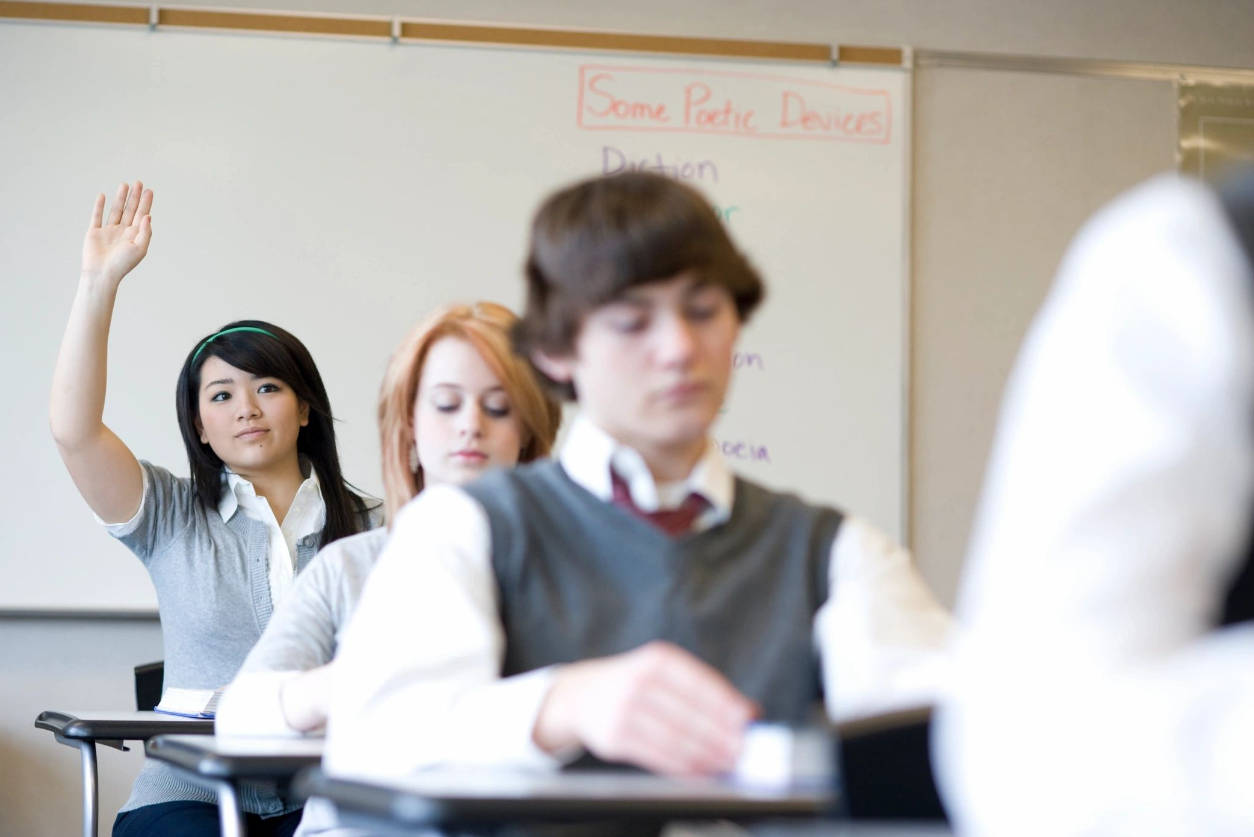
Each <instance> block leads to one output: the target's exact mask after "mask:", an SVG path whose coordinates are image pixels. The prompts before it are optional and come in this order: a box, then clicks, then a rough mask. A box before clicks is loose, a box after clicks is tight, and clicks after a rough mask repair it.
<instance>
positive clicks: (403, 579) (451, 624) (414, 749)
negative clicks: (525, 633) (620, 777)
mask: <svg viewBox="0 0 1254 837" xmlns="http://www.w3.org/2000/svg"><path fill="white" fill-rule="evenodd" d="M490 550H491V537H490V532H489V524H488V519H487V515H486V513H485V512H484V510H483V508H482V507H481V506H480V505H479V504H478V503H477V502H475V501H474V500H473V499H472V498H471V497H470V496H469V495H468V494H466V493H465V492H463V491H461V490H459V489H457V488H453V487H449V486H434V487H432V488H428V489H427V490H425V491H423V493H422V494H420V495H419V496H418V497H417V498H416V499H415V500H414V501H413V502H411V503H410V504H409V505H407V506H406V507H405V508H404V509H403V510H402V511H401V513H400V514H399V515H397V519H396V522H395V524H394V525H393V529H392V535H391V538H390V539H389V541H388V545H387V547H386V548H385V549H384V551H383V554H382V555H381V556H380V557H379V561H378V564H377V565H376V566H375V569H374V571H373V572H372V573H371V575H370V578H369V580H368V581H367V582H366V587H365V590H364V591H363V593H362V599H361V602H360V604H359V605H358V608H357V612H356V613H355V615H354V616H353V618H352V620H351V622H350V623H349V626H348V629H347V630H346V631H345V633H344V637H343V642H342V645H341V648H340V653H339V656H338V657H337V662H336V667H335V671H334V675H333V678H334V683H333V687H332V701H331V713H330V718H329V720H328V725H327V727H328V728H327V748H326V756H325V759H324V764H325V765H326V768H327V770H328V771H330V772H333V773H338V774H342V775H357V776H377V777H387V776H398V775H403V774H406V773H408V772H411V771H413V770H415V769H418V768H420V767H424V766H429V765H432V764H439V763H445V764H447V763H461V764H466V763H470V764H476V763H492V764H516V765H535V766H543V767H557V766H559V763H558V762H557V761H556V760H554V759H553V758H551V757H549V756H548V755H547V754H545V753H544V752H542V751H541V750H540V749H539V748H537V747H536V746H535V744H534V743H533V742H532V739H531V733H532V728H533V726H534V724H535V718H536V715H537V714H538V712H539V708H540V704H541V703H542V701H543V699H544V696H545V695H546V694H547V692H548V688H549V685H550V679H551V671H550V670H548V669H541V670H539V671H535V672H530V673H527V674H523V675H518V676H515V677H511V678H506V679H501V678H500V668H501V659H502V656H503V653H504V636H503V629H502V627H501V624H500V620H499V618H498V616H497V594H496V579H495V575H494V573H493V570H492V561H491V554H490Z"/></svg>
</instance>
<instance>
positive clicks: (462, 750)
mask: <svg viewBox="0 0 1254 837" xmlns="http://www.w3.org/2000/svg"><path fill="white" fill-rule="evenodd" d="M556 673H557V667H556V666H549V667H548V668H541V669H536V670H535V671H529V672H526V673H525V674H517V675H514V676H513V677H506V678H504V679H502V680H496V681H494V682H492V683H488V684H484V685H483V686H480V687H478V688H476V689H474V690H473V691H470V692H467V693H466V694H464V695H463V696H462V697H461V699H459V700H458V702H457V706H456V708H455V709H454V713H455V714H456V715H457V717H458V720H459V721H460V723H454V724H450V725H449V728H450V729H457V730H463V731H468V732H469V733H470V734H469V735H468V737H467V740H463V741H460V742H456V743H455V746H453V747H450V748H449V749H448V750H446V752H448V753H449V754H450V755H451V756H452V760H454V761H456V762H458V763H464V764H476V765H477V764H484V765H488V764H490V765H496V766H501V765H508V766H510V767H524V768H532V769H539V770H559V769H560V768H561V767H562V766H563V765H564V764H567V763H568V762H571V761H573V760H574V759H576V758H578V757H579V755H580V754H581V753H582V752H583V749H582V748H579V747H576V748H572V749H570V750H563V751H562V752H559V753H552V754H550V753H547V752H545V751H544V750H542V749H540V748H539V747H537V746H536V743H535V741H534V740H533V738H532V732H533V730H534V729H535V725H536V718H537V717H538V716H539V714H540V707H541V706H542V705H543V704H544V699H545V697H547V696H548V693H549V689H550V688H551V687H552V685H553V678H554V676H555V675H556Z"/></svg>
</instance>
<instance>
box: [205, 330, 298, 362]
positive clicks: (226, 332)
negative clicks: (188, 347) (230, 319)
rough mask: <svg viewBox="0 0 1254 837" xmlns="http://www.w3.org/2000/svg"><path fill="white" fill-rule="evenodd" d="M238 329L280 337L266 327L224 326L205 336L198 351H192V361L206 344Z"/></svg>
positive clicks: (276, 338)
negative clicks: (215, 332) (216, 331)
mask: <svg viewBox="0 0 1254 837" xmlns="http://www.w3.org/2000/svg"><path fill="white" fill-rule="evenodd" d="M237 331H251V332H253V333H254V334H264V335H266V336H267V337H274V339H275V340H278V339H279V338H278V337H276V336H275V335H274V334H273V333H271V332H269V331H266V330H265V329H264V328H257V327H256V326H236V327H235V328H224V329H222V330H221V331H219V332H218V333H217V334H210V335H209V336H208V337H206V338H205V340H204V342H203V343H201V344H200V345H199V346H197V347H196V351H194V352H192V363H195V362H196V358H198V357H200V353H201V352H203V351H204V350H205V346H208V345H209V344H210V343H212V342H213V341H214V340H217V339H218V338H219V337H221V336H222V335H224V334H234V333H235V332H237Z"/></svg>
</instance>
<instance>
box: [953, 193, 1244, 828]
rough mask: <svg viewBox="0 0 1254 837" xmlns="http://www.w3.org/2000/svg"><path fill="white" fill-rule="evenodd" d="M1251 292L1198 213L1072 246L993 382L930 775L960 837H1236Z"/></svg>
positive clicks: (1152, 213) (1168, 204) (1138, 221)
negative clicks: (1223, 621) (1234, 584)
mask: <svg viewBox="0 0 1254 837" xmlns="http://www.w3.org/2000/svg"><path fill="white" fill-rule="evenodd" d="M1252 293H1254V276H1251V271H1250V265H1249V264H1248V262H1247V261H1246V260H1245V259H1244V258H1243V256H1242V253H1241V249H1240V244H1239V242H1238V241H1237V240H1236V238H1235V236H1234V235H1233V232H1232V229H1231V226H1230V225H1229V223H1228V221H1227V219H1226V217H1225V215H1224V213H1223V211H1222V209H1221V207H1220V205H1219V202H1218V201H1217V200H1216V197H1215V195H1214V194H1213V193H1212V192H1211V191H1210V190H1208V189H1205V188H1204V187H1202V186H1201V185H1199V184H1197V183H1193V182H1190V181H1187V180H1184V179H1181V178H1178V177H1175V176H1166V177H1162V178H1158V179H1156V180H1153V181H1150V182H1149V183H1147V184H1144V185H1142V186H1140V187H1138V188H1137V189H1136V190H1134V191H1132V192H1130V193H1129V194H1127V195H1124V196H1123V197H1121V198H1120V199H1119V200H1118V201H1116V202H1115V203H1114V204H1112V205H1111V206H1110V207H1108V208H1106V209H1105V210H1104V211H1102V212H1101V213H1100V214H1098V215H1097V216H1095V217H1094V219H1093V220H1092V221H1090V222H1089V223H1088V224H1087V225H1086V226H1085V228H1084V230H1083V231H1082V232H1081V234H1080V235H1079V236H1077V238H1076V241H1075V242H1074V243H1073V244H1072V246H1071V248H1070V249H1069V251H1068V253H1067V255H1066V257H1065V258H1064V259H1063V262H1062V265H1061V267H1060V269H1059V274H1058V278H1057V279H1056V281H1055V284H1054V287H1053V289H1052V290H1051V291H1050V295H1049V298H1048V299H1047V300H1046V303H1045V305H1044V306H1043V307H1042V309H1041V312H1040V314H1039V315H1038V316H1037V318H1036V321H1035V322H1034V323H1033V325H1032V328H1031V330H1030V331H1029V334H1028V337H1027V340H1026V341H1025V343H1024V346H1023V350H1022V353H1021V355H1020V357H1019V360H1018V362H1017V363H1016V366H1015V369H1014V371H1013V373H1012V374H1011V377H1010V381H1009V384H1008V386H1007V388H1006V398H1005V402H1004V404H1003V406H1002V413H1001V421H1000V425H999V427H998V431H997V439H996V442H995V444H994V447H993V452H992V456H991V459H990V462H989V468H988V475H987V478H986V479H985V485H984V491H983V496H982V498H981V501H980V511H979V514H978V516H977V519H976V525H975V529H974V531H973V535H972V542H971V554H970V555H969V556H968V559H967V570H966V575H965V577H964V585H963V590H962V595H961V596H960V599H959V614H960V616H961V617H962V620H963V628H964V630H963V634H962V641H961V642H960V643H959V644H958V645H959V650H958V652H957V654H956V657H957V661H958V663H957V665H958V676H957V678H956V685H957V689H956V694H955V696H954V699H953V700H952V701H951V704H950V705H949V706H948V707H946V710H945V711H944V712H943V713H942V715H941V718H940V723H939V724H938V733H939V739H938V740H939V743H940V745H941V746H939V747H938V748H937V752H938V755H939V756H940V757H941V759H940V766H941V767H942V768H943V770H942V771H941V778H942V779H943V780H944V789H945V790H946V791H947V794H946V796H947V799H946V802H947V806H946V807H947V808H949V810H950V812H951V814H952V815H953V816H954V817H955V821H956V825H957V827H958V830H959V831H960V832H961V833H964V834H972V835H1001V834H1008V833H1013V834H1016V835H1050V837H1058V835H1068V834H1103V835H1124V834H1126V835H1143V834H1153V835H1175V834H1206V835H1226V834H1251V833H1254V793H1251V787H1250V776H1251V774H1252V773H1254V625H1250V624H1245V625H1239V626H1233V627H1230V628H1227V629H1224V630H1215V628H1214V621H1215V619H1216V618H1217V616H1218V613H1219V612H1220V609H1221V606H1222V604H1223V599H1224V595H1225V593H1226V590H1227V586H1228V584H1229V583H1230V579H1231V576H1232V574H1233V573H1234V572H1235V570H1236V569H1237V568H1238V567H1239V566H1240V563H1241V559H1242V558H1243V557H1244V552H1243V547H1244V546H1245V544H1246V541H1247V539H1248V538H1249V537H1250V534H1249V524H1250V510H1251V507H1252V502H1251V501H1252V500H1254V434H1252V433H1251V418H1252V417H1254V302H1252V299H1251V294H1252Z"/></svg>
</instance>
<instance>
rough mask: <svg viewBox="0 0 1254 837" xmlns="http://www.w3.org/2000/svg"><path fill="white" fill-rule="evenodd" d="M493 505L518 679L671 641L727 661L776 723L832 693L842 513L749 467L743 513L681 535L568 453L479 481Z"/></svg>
mask: <svg viewBox="0 0 1254 837" xmlns="http://www.w3.org/2000/svg"><path fill="white" fill-rule="evenodd" d="M466 491H467V492H469V493H470V495H471V496H473V497H474V498H475V499H476V500H478V501H479V503H480V504H482V506H483V507H484V509H486V511H487V515H488V520H489V523H490V526H491V532H492V566H493V569H494V571H495V574H496V581H497V587H498V592H499V599H500V611H501V612H500V617H501V623H502V624H503V625H504V627H505V636H506V647H505V661H504V668H503V671H502V674H503V675H505V676H508V675H511V674H517V673H519V672H524V671H529V670H532V669H535V668H540V667H542V666H546V665H551V664H555V663H566V662H572V661H574V660H580V659H585V658H589V657H599V656H604V655H607V654H616V653H619V652H622V651H628V650H630V649H632V648H635V647H637V646H639V645H642V644H644V643H646V642H649V641H651V640H658V639H661V640H667V641H670V642H673V643H675V644H676V645H679V646H681V647H683V648H685V649H687V650H688V651H690V652H692V653H693V654H695V655H696V656H697V657H699V658H700V659H702V660H704V661H706V662H707V663H709V664H710V665H712V666H714V667H715V668H717V669H718V670H719V671H721V672H722V673H723V674H724V675H725V676H726V677H727V678H728V679H729V680H730V681H731V682H732V683H733V684H734V685H735V686H736V688H737V689H739V690H740V691H741V692H742V693H744V694H745V695H747V696H748V697H750V698H752V699H753V700H755V701H757V702H758V703H759V704H760V705H761V706H762V710H763V717H764V719H765V720H776V721H788V722H794V723H800V722H803V721H805V720H807V719H809V717H810V716H811V713H812V712H813V711H814V707H815V704H816V702H818V701H819V700H820V699H821V696H822V695H821V679H820V676H819V668H818V659H817V655H816V650H815V646H814V641H813V627H814V616H815V614H816V613H817V611H818V609H819V607H820V606H821V605H822V604H823V602H824V600H825V599H826V597H827V591H828V567H829V563H830V556H831V547H832V542H833V540H834V539H835V537H836V532H837V530H838V529H839V527H840V523H841V520H842V515H841V513H840V512H838V511H835V510H833V509H828V508H820V507H816V506H811V505H808V504H806V503H804V502H802V501H801V500H800V499H798V498H797V497H795V496H793V495H790V494H779V493H776V492H773V491H770V490H767V489H765V488H763V487H761V486H758V485H756V484H754V483H751V482H748V481H746V480H742V479H739V478H737V480H736V488H735V499H734V501H733V504H732V513H731V518H730V519H729V520H727V521H726V522H725V523H723V524H720V525H718V526H715V527H714V528H712V529H709V530H707V531H704V532H699V533H695V534H690V535H685V536H682V537H679V538H671V537H669V536H668V535H666V534H665V533H664V532H662V531H661V530H659V529H657V528H656V527H654V526H653V525H652V524H650V523H648V522H646V521H643V520H640V519H638V518H636V517H635V516H633V515H632V514H631V513H630V512H628V511H626V510H624V509H621V508H618V507H617V506H614V505H612V504H610V503H605V502H602V501H601V500H598V499H597V498H596V497H594V496H593V495H591V494H590V493H588V492H587V491H586V490H585V489H583V488H582V487H580V486H579V485H577V484H576V483H574V482H573V481H572V480H571V479H570V478H569V477H568V476H567V475H566V472H565V471H563V470H562V468H561V466H560V465H558V464H557V463H555V462H540V463H534V464H532V465H528V466H524V467H522V468H516V469H512V470H505V469H503V470H499V471H494V472H492V473H490V474H488V475H486V476H485V477H484V478H483V479H481V480H478V481H477V482H475V483H474V484H472V485H470V486H469V487H467V488H466Z"/></svg>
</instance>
